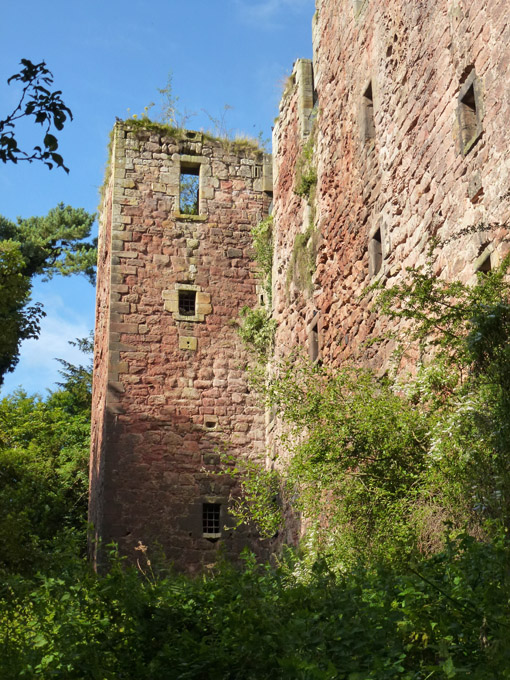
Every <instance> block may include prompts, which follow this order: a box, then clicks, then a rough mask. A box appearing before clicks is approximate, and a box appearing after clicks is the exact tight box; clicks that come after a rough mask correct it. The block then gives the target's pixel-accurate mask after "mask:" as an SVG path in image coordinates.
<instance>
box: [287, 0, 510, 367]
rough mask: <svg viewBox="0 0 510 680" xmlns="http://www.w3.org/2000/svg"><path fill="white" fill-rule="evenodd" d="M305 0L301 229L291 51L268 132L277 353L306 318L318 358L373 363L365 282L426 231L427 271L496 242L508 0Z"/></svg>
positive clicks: (380, 324) (392, 275) (509, 135)
mask: <svg viewBox="0 0 510 680" xmlns="http://www.w3.org/2000/svg"><path fill="white" fill-rule="evenodd" d="M316 9H317V11H316V15H315V17H314V22H313V43H314V59H313V71H314V73H313V76H314V87H315V101H316V120H315V124H314V126H315V127H314V131H313V132H312V133H311V134H312V135H313V138H314V145H313V148H314V151H313V158H314V164H315V167H316V170H317V187H316V192H315V196H314V197H312V199H313V200H312V201H311V203H312V204H313V209H314V212H315V214H314V215H313V217H312V221H313V224H314V227H315V229H314V231H313V232H310V231H309V232H308V233H307V232H306V229H307V220H306V218H304V213H305V211H306V210H307V209H308V208H307V207H306V204H307V199H306V197H305V198H300V197H298V196H296V194H295V193H293V187H295V186H296V179H297V175H299V167H298V165H296V160H297V159H299V156H300V153H301V152H302V151H301V150H302V148H303V146H304V145H305V144H306V142H307V136H306V135H304V136H303V135H302V134H301V135H300V134H299V120H300V115H301V114H300V113H299V107H298V101H299V97H300V95H299V88H300V83H299V68H302V66H300V62H298V63H297V64H296V66H295V71H294V79H293V83H291V87H289V91H288V92H287V94H286V96H285V97H284V99H283V101H282V106H281V111H280V116H279V120H278V123H277V125H276V127H275V131H274V139H275V148H276V158H275V186H274V214H275V230H276V244H277V250H276V253H275V255H276V263H275V270H274V280H275V289H274V313H275V318H276V319H277V321H278V322H279V330H278V332H277V339H276V354H277V356H279V355H281V354H286V353H288V351H289V349H290V348H291V347H295V346H297V345H300V346H302V347H305V348H307V347H309V346H310V342H311V340H310V324H311V323H312V324H313V325H314V326H315V324H317V327H318V335H319V343H320V355H321V358H322V360H323V361H325V362H327V363H329V364H332V365H340V364H341V363H342V362H343V361H345V360H352V359H356V360H360V361H362V362H364V363H368V364H370V365H372V366H374V367H375V368H378V369H379V370H384V369H385V368H387V365H388V357H389V353H390V351H391V344H390V343H388V344H387V345H386V347H382V348H381V346H373V347H372V348H369V347H366V346H365V345H364V344H363V343H364V341H365V340H366V339H367V338H369V337H371V336H373V335H374V334H375V335H379V334H380V333H381V332H382V331H384V330H385V329H386V322H385V321H384V320H383V319H381V318H379V317H378V315H377V313H374V312H373V311H372V309H371V302H372V299H371V296H370V295H369V296H367V297H366V298H365V299H363V300H360V299H359V295H360V293H361V292H362V291H363V290H364V289H365V287H366V286H368V285H369V284H371V283H372V282H374V281H375V280H380V281H382V282H383V283H384V284H385V285H388V286H391V285H392V284H393V283H394V282H395V281H396V280H398V279H399V278H401V277H402V276H403V275H404V274H405V270H406V267H409V266H417V265H421V264H423V263H424V262H425V261H426V258H427V251H428V249H429V243H430V239H431V238H432V237H435V238H437V239H438V240H439V245H438V246H437V247H436V248H435V250H434V264H433V267H434V272H435V273H436V274H437V275H438V276H442V277H446V278H448V279H452V278H460V279H462V280H464V281H469V280H472V279H473V277H474V275H475V272H476V271H477V269H478V268H480V267H482V268H484V267H487V266H489V262H490V266H492V267H494V266H495V265H497V264H498V262H499V261H500V260H501V258H502V256H503V255H504V254H505V253H506V250H507V245H506V244H505V243H502V238H503V237H504V236H505V235H506V234H507V231H508V223H509V217H510V131H509V128H508V125H507V121H508V120H509V116H510V98H509V97H508V82H509V80H510V19H509V15H508V4H507V2H506V1H505V0H486V1H484V2H483V3H479V2H474V1H472V0H440V1H438V2H425V1H423V0H406V1H404V0H392V1H391V2H389V1H388V0H364V1H353V0H317V3H316ZM298 233H301V234H305V237H302V239H301V242H300V244H298V245H301V250H303V243H302V241H303V240H304V239H305V238H306V237H307V236H309V240H308V247H309V248H310V249H311V250H313V251H314V253H313V254H315V253H316V257H314V258H313V259H314V262H313V266H312V270H313V275H312V277H313V285H312V286H311V287H308V289H306V286H303V285H302V281H301V282H300V280H299V276H297V285H296V273H295V271H293V270H294V269H295V262H296V248H295V247H294V246H295V235H296V234H298ZM313 240H314V241H315V243H312V241H313ZM289 271H290V274H289ZM289 281H290V282H291V283H290V285H289ZM300 284H301V285H300ZM303 288H305V289H303ZM316 312H317V313H318V316H317V317H316V318H315V320H313V319H314V314H315V313H316Z"/></svg>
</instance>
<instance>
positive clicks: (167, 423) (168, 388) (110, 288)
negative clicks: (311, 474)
mask: <svg viewBox="0 0 510 680" xmlns="http://www.w3.org/2000/svg"><path fill="white" fill-rule="evenodd" d="M265 160H266V162H265ZM270 167H271V166H270V163H268V162H267V158H266V159H264V154H263V152H262V151H261V150H260V149H258V148H257V147H255V146H254V145H252V144H250V143H246V142H225V141H222V140H216V139H212V138H210V137H208V136H207V135H204V134H202V133H198V132H191V131H182V132H181V131H179V132H177V131H174V130H171V129H169V128H164V127H158V126H155V125H153V124H148V125H143V124H137V123H118V124H117V125H116V126H115V129H114V131H113V138H112V148H111V161H110V166H109V170H108V172H107V177H106V181H105V189H104V199H103V204H102V210H101V228H100V239H99V259H98V292H97V317H96V350H95V367H94V368H95V373H94V396H93V409H92V413H93V415H92V455H91V472H90V476H91V478H90V481H91V497H90V521H91V522H92V524H93V526H94V531H95V537H96V539H101V541H102V543H103V545H104V544H105V543H108V542H110V541H112V540H113V541H116V542H117V543H118V544H119V547H120V550H121V552H122V553H124V554H127V555H128V556H131V557H135V553H134V552H133V551H134V548H135V547H136V546H137V544H138V542H139V541H141V542H142V543H144V544H148V545H149V546H150V545H154V544H155V543H157V544H159V545H160V546H161V547H162V548H163V550H164V551H165V553H166V555H167V557H169V558H170V559H171V560H173V561H174V563H175V564H176V565H178V566H180V567H182V568H186V569H187V570H189V571H193V570H195V569H198V568H200V567H201V566H202V565H204V564H207V563H208V562H212V561H214V559H215V557H216V553H217V551H218V549H219V547H220V546H223V547H224V549H226V551H227V553H232V554H235V553H236V552H238V550H239V549H240V547H241V544H243V543H246V541H247V540H248V539H249V537H248V536H247V535H246V534H245V535H242V534H239V533H238V532H229V531H225V529H224V527H225V525H228V524H229V518H228V513H227V500H228V496H229V492H230V488H231V481H230V478H229V477H228V476H221V475H220V476H218V475H215V474H214V472H217V471H218V469H219V467H218V463H219V458H220V453H219V452H220V451H221V449H222V448H224V447H226V448H228V452H229V453H230V454H233V455H235V456H245V457H252V458H257V457H259V458H260V457H261V456H262V455H263V439H264V418H263V414H262V412H261V411H260V410H259V408H258V407H257V405H256V403H255V400H254V398H253V397H252V395H250V393H249V389H248V386H247V383H246V378H245V371H244V369H245V366H246V364H247V362H248V356H247V353H246V352H245V350H244V348H243V346H242V344H241V342H240V340H239V338H238V336H237V333H236V329H235V323H233V320H235V319H236V318H237V317H238V315H239V310H240V308H241V307H242V306H243V305H250V306H254V305H255V304H256V301H257V276H256V270H255V265H254V263H253V261H252V252H251V236H250V230H251V228H252V227H253V226H254V225H256V224H257V222H258V221H260V220H261V219H262V218H264V216H266V215H267V212H268V208H269V203H270V190H271V189H272V185H271V177H270ZM95 545H96V555H95V559H96V561H97V560H98V554H97V545H98V543H97V541H96V542H95Z"/></svg>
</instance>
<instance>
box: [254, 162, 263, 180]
mask: <svg viewBox="0 0 510 680" xmlns="http://www.w3.org/2000/svg"><path fill="white" fill-rule="evenodd" d="M252 177H253V179H258V178H259V177H262V166H261V165H254V166H253V167H252Z"/></svg>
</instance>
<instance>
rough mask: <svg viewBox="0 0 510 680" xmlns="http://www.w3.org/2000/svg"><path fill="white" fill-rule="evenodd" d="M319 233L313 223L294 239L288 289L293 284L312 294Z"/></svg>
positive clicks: (288, 271) (288, 272) (288, 273)
mask: <svg viewBox="0 0 510 680" xmlns="http://www.w3.org/2000/svg"><path fill="white" fill-rule="evenodd" d="M317 239H318V232H316V231H315V229H314V225H313V223H312V222H311V223H310V224H309V225H308V228H307V230H306V231H305V232H304V233H300V234H297V235H296V237H295V239H294V246H293V248H292V255H291V258H290V262H289V268H288V270H287V289H289V287H290V284H291V282H292V283H294V285H295V286H296V287H297V288H298V289H299V290H301V291H303V292H305V293H308V294H310V293H311V292H312V289H313V286H312V276H313V273H314V271H315V259H316V256H317Z"/></svg>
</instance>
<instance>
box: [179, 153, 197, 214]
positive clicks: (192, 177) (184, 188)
mask: <svg viewBox="0 0 510 680" xmlns="http://www.w3.org/2000/svg"><path fill="white" fill-rule="evenodd" d="M199 201H200V165H189V166H188V165H185V166H181V176H180V183H179V211H180V213H181V215H198V214H199V213H198V210H199Z"/></svg>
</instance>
